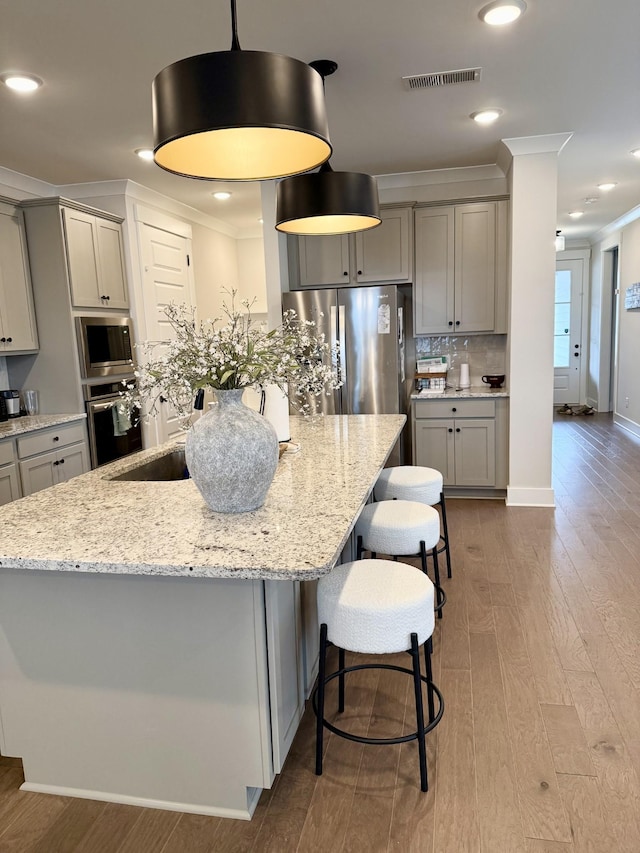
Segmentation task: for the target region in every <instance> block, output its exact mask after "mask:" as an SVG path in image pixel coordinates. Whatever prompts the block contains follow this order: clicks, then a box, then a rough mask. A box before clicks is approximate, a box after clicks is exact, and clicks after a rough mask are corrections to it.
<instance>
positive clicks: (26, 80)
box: [0, 72, 42, 92]
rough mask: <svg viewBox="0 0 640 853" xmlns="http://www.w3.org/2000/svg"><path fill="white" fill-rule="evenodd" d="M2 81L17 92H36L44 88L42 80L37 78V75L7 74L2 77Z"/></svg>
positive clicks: (0, 78)
mask: <svg viewBox="0 0 640 853" xmlns="http://www.w3.org/2000/svg"><path fill="white" fill-rule="evenodd" d="M0 80H2V82H3V83H4V84H5V86H8V87H9V88H10V89H13V90H14V91H15V92H35V90H36V89H39V88H40V86H42V80H41V79H40V78H39V77H36V76H35V74H17V73H15V72H7V73H6V74H2V75H0Z"/></svg>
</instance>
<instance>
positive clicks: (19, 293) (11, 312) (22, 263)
mask: <svg viewBox="0 0 640 853" xmlns="http://www.w3.org/2000/svg"><path fill="white" fill-rule="evenodd" d="M0 329H1V331H2V334H1V336H0V338H1V340H0V353H9V352H29V351H31V352H33V351H34V350H37V349H38V336H37V332H36V321H35V313H34V310H33V295H32V291H31V279H30V277H29V262H28V258H27V250H26V244H25V240H24V230H23V226H22V215H21V214H20V213H19V212H18V211H15V210H11V209H8V210H7V212H5V210H4V209H2V210H0Z"/></svg>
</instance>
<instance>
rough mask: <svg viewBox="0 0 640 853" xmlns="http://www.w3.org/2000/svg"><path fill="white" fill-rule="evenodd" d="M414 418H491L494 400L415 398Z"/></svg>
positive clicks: (494, 409)
mask: <svg viewBox="0 0 640 853" xmlns="http://www.w3.org/2000/svg"><path fill="white" fill-rule="evenodd" d="M414 405H415V415H416V418H454V417H455V418H493V417H495V414H496V401H495V400H485V399H480V400H469V399H466V400H456V399H450V400H416V401H414Z"/></svg>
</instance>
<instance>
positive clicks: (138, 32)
mask: <svg viewBox="0 0 640 853" xmlns="http://www.w3.org/2000/svg"><path fill="white" fill-rule="evenodd" d="M527 3H528V8H527V10H526V12H525V14H524V15H523V16H522V18H521V19H520V20H519V21H518V22H516V23H515V24H513V25H511V26H509V27H502V28H494V27H488V26H487V25H486V24H483V23H482V22H481V21H480V20H479V18H478V11H479V9H480V8H481V7H482V6H483V5H485V3H484V2H483V1H482V0H479V2H476V0H393V2H391V0H323V2H317V0H316V2H311V0H268V2H267V0H238V26H239V35H240V43H241V45H242V47H243V48H245V49H251V50H265V51H271V52H274V53H284V54H288V55H290V56H295V57H297V58H298V59H302V60H304V61H310V60H312V59H322V58H328V59H333V60H335V61H336V62H337V63H338V65H339V69H338V71H337V72H336V74H335V75H334V76H333V77H330V78H328V79H327V82H326V98H327V110H328V115H329V126H330V132H331V140H332V143H333V146H334V152H335V153H334V155H333V157H332V160H331V163H332V165H333V168H334V169H348V170H356V171H365V172H369V173H371V174H375V175H383V174H390V173H397V172H409V171H420V170H431V169H443V168H447V167H459V166H473V165H482V164H488V163H495V162H496V157H497V152H498V146H499V140H500V139H502V138H511V137H521V136H535V135H539V134H551V133H560V132H565V131H572V132H573V134H574V135H573V137H572V139H571V140H570V142H569V143H568V144H567V145H566V146H565V148H564V149H563V151H562V153H561V155H560V161H559V189H558V221H557V227H558V228H561V229H562V231H563V233H564V234H565V235H566V236H567V237H568V238H585V237H588V236H589V235H591V234H593V233H595V232H596V231H597V230H598V229H599V228H601V227H602V226H604V225H606V224H607V223H609V222H611V221H612V220H614V219H615V218H617V217H618V216H620V215H621V214H623V213H625V212H626V211H628V210H630V209H631V208H633V207H635V206H636V205H637V204H640V160H637V159H635V158H634V157H632V156H631V155H630V154H629V152H630V150H631V149H632V148H637V147H640V109H639V106H640V103H639V99H640V94H639V93H640V87H639V85H638V81H639V80H640V51H639V50H638V33H639V32H640V4H639V3H638V2H637V0H611V1H610V2H608V3H604V2H595V0H527ZM0 10H1V13H0V19H1V23H0V73H1V72H3V71H8V70H16V69H18V70H22V71H29V72H31V73H34V74H36V75H38V76H39V77H41V78H43V80H44V81H45V85H44V86H43V87H42V89H40V90H39V91H38V92H36V93H35V94H33V95H31V96H17V95H16V94H14V93H13V92H10V91H9V90H8V89H7V88H6V87H4V86H1V85H0V166H5V167H7V168H9V169H12V170H15V171H17V172H22V173H24V174H26V175H30V176H32V177H35V178H39V179H41V180H44V181H47V182H49V183H51V184H55V185H63V184H68V183H84V182H89V181H101V180H113V179H122V178H129V179H131V180H134V181H136V182H138V183H140V184H144V185H146V186H148V187H151V188H153V189H155V190H158V191H159V192H162V193H164V194H165V195H168V196H171V197H173V198H175V199H177V200H179V201H182V202H184V203H186V204H189V205H191V206H192V207H194V208H197V209H199V210H201V211H203V212H205V213H208V214H210V215H212V216H215V217H217V218H218V219H224V220H226V221H228V222H229V223H230V224H231V225H233V226H235V227H238V228H241V229H244V228H249V229H253V228H254V227H255V222H256V220H257V218H258V216H259V205H260V201H259V199H260V191H259V185H257V184H234V185H230V186H225V187H224V188H228V189H230V190H231V191H232V192H233V197H232V199H231V200H230V201H229V202H225V203H221V202H217V201H215V200H214V199H213V198H212V197H211V193H212V192H213V191H214V190H215V189H220V188H222V185H219V184H212V183H209V182H202V181H194V180H190V179H188V178H180V177H176V176H173V175H169V174H167V173H165V172H163V171H162V170H161V169H159V168H158V167H157V166H155V164H153V163H144V162H142V161H140V160H139V158H137V157H135V156H134V154H133V150H134V149H135V148H139V147H143V146H150V145H151V144H152V127H151V81H152V79H153V77H154V76H155V75H156V74H157V72H158V71H160V70H161V69H162V68H163V67H164V66H165V65H168V64H169V63H171V62H174V61H176V60H178V59H182V58H184V57H186V56H191V55H193V54H197V53H203V52H209V51H216V50H228V49H229V47H230V12H229V4H228V0H183V2H180V3H158V2H157V0H109V2H107V3H92V2H87V0H55V2H51V0H20V2H17V0H14V2H10V0H0ZM476 66H481V67H482V79H481V81H480V82H476V83H467V84H461V85H456V86H449V87H446V88H442V89H434V90H423V91H414V92H409V91H406V90H405V88H404V87H403V85H402V82H401V77H402V76H403V75H409V74H422V73H428V72H433V71H448V70H453V69H461V68H469V67H476ZM484 107H499V108H500V109H502V110H504V115H503V116H502V118H501V119H500V120H499V121H498V122H497V123H496V124H494V125H493V126H490V127H480V126H478V125H477V124H476V123H475V122H473V121H471V120H470V119H469V114H470V113H472V112H473V111H475V110H478V109H481V108H484ZM604 180H611V181H616V182H617V184H618V185H617V186H616V188H615V189H614V190H613V191H611V192H609V193H607V194H605V193H601V192H600V191H599V190H597V188H596V184H597V183H599V182H602V181H604ZM585 198H594V199H597V201H594V202H592V203H591V204H585V201H584V200H585ZM575 209H583V210H584V211H585V215H584V216H583V217H582V219H580V220H571V219H570V218H569V217H568V212H569V211H570V210H575Z"/></svg>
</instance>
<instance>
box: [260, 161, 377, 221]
mask: <svg viewBox="0 0 640 853" xmlns="http://www.w3.org/2000/svg"><path fill="white" fill-rule="evenodd" d="M276 193H277V195H276V228H277V230H278V231H283V232H284V233H285V234H302V235H314V234H349V233H352V232H354V231H366V230H368V229H369V228H375V227H376V226H377V225H379V224H380V222H381V219H380V209H379V203H378V185H377V182H376V179H375V178H374V177H372V176H371V175H366V174H364V173H362V172H334V171H333V170H332V169H331V167H330V166H329V165H328V164H325V165H324V166H323V167H322V168H321V169H320V171H319V172H315V173H313V174H311V175H298V176H297V177H292V178H287V179H285V180H284V181H281V182H280V183H279V184H278V187H277V190H276Z"/></svg>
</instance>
